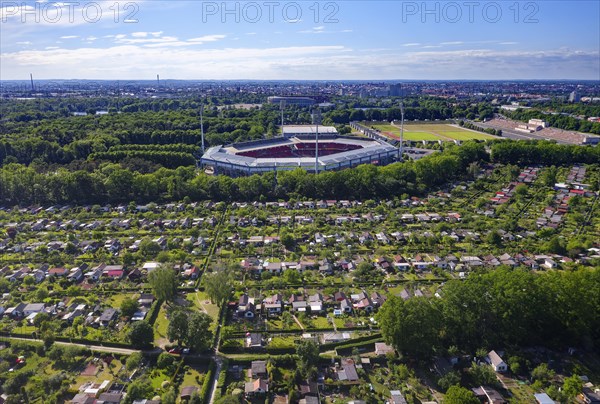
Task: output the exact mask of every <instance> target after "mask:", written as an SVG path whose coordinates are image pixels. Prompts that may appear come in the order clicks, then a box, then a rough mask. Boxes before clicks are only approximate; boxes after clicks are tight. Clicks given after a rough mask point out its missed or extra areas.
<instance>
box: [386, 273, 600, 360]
mask: <svg viewBox="0 0 600 404" xmlns="http://www.w3.org/2000/svg"><path fill="white" fill-rule="evenodd" d="M599 283H600V270H599V269H598V268H596V269H590V270H581V271H574V272H547V273H540V274H536V273H534V272H532V271H528V270H525V269H508V268H505V269H500V268H498V269H495V270H493V271H481V272H480V273H476V274H472V275H471V276H469V277H468V278H467V279H466V280H464V281H461V280H451V281H449V282H447V283H446V285H445V286H444V289H443V293H442V294H441V297H440V298H437V297H432V298H416V299H410V300H406V301H405V300H403V299H401V298H399V297H396V296H394V297H391V298H390V299H389V300H388V301H387V302H386V303H385V304H384V305H383V306H382V308H381V310H380V311H379V314H378V320H379V323H380V326H381V330H382V333H383V336H384V338H385V340H386V341H387V342H389V343H391V344H393V345H394V347H396V348H397V349H398V350H399V351H400V352H403V353H407V354H410V355H416V356H420V357H426V356H429V355H432V354H434V353H435V352H436V351H437V352H438V353H440V352H441V349H442V347H449V346H454V347H458V348H459V349H461V350H465V351H467V352H475V351H476V350H478V349H481V348H483V349H488V350H489V349H494V348H495V347H499V346H502V347H517V346H518V347H527V346H535V345H538V346H545V347H547V348H553V349H555V348H567V347H569V346H573V345H582V346H586V347H592V346H597V344H598V342H600V332H599V331H600V289H598V288H597V287H590V286H591V285H598V284H599Z"/></svg>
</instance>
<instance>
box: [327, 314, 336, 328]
mask: <svg viewBox="0 0 600 404" xmlns="http://www.w3.org/2000/svg"><path fill="white" fill-rule="evenodd" d="M327 319H328V320H331V325H332V326H333V331H334V332H337V326H336V325H335V319H334V318H333V317H331V316H330V315H329V314H327Z"/></svg>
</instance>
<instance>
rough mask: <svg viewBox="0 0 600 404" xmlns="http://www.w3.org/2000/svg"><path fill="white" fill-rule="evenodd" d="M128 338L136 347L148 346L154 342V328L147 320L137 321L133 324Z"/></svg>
mask: <svg viewBox="0 0 600 404" xmlns="http://www.w3.org/2000/svg"><path fill="white" fill-rule="evenodd" d="M127 339H128V340H129V343H130V344H131V345H133V346H134V347H136V348H148V347H150V346H151V345H152V343H153V342H154V329H153V328H152V326H151V325H150V324H149V323H148V322H147V321H136V322H134V323H133V324H132V325H131V327H130V329H129V333H128V334H127Z"/></svg>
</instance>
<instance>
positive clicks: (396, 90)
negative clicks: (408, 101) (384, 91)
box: [388, 83, 404, 97]
mask: <svg viewBox="0 0 600 404" xmlns="http://www.w3.org/2000/svg"><path fill="white" fill-rule="evenodd" d="M388 95H389V96H390V97H403V96H404V91H403V90H402V84H400V83H398V84H390V86H389V88H388Z"/></svg>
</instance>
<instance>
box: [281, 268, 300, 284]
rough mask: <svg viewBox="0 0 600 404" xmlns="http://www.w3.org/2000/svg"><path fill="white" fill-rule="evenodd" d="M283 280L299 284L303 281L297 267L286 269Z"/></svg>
mask: <svg viewBox="0 0 600 404" xmlns="http://www.w3.org/2000/svg"><path fill="white" fill-rule="evenodd" d="M283 280H284V281H285V283H287V284H288V285H297V284H299V283H300V282H301V281H302V278H301V277H300V274H299V273H298V271H296V270H295V269H286V270H285V271H283Z"/></svg>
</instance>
